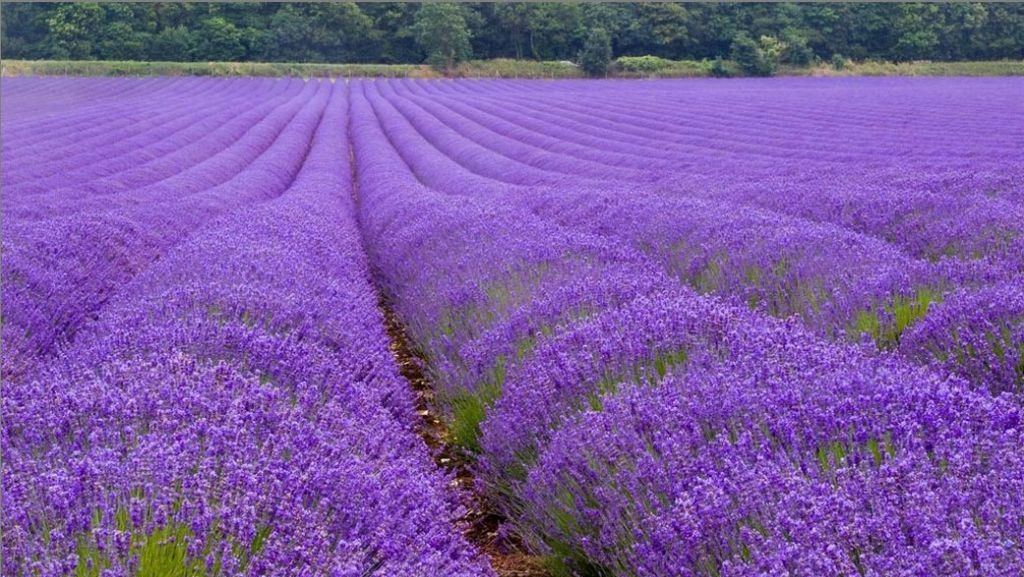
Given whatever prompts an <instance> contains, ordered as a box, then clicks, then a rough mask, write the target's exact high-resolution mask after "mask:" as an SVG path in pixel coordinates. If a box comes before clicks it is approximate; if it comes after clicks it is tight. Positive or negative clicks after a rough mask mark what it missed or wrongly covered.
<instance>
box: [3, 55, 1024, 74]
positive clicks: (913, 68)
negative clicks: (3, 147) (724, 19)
mask: <svg viewBox="0 0 1024 577" xmlns="http://www.w3.org/2000/svg"><path fill="white" fill-rule="evenodd" d="M668 62H669V64H668V65H667V66H666V67H665V68H664V69H662V70H659V71H657V72H649V73H642V72H631V71H627V70H622V69H620V68H619V67H615V66H613V67H612V70H611V71H610V72H609V74H608V76H609V77H610V78H680V77H706V76H711V63H710V62H707V61H704V62H699V61H694V60H682V61H668ZM724 65H725V68H726V69H727V70H728V71H730V73H731V74H733V75H736V76H742V74H741V73H740V72H739V71H738V69H737V68H736V66H735V65H734V64H733V63H731V62H728V61H726V62H725V63H724ZM3 75H4V76H52V75H63V76H272V77H280V76H293V77H318V78H324V77H329V78H335V77H358V76H363V77H389V78H440V77H443V76H446V75H444V74H441V73H439V72H438V71H436V70H434V69H432V68H430V67H429V66H426V65H422V64H299V63H280V62H129V61H80V60H73V61H64V60H4V61H3ZM778 75H779V76H1024V61H1020V60H1002V61H993V62H900V63H896V62H882V61H865V62H850V63H848V64H847V65H846V67H844V68H843V69H842V70H836V69H835V68H833V67H832V66H830V65H828V64H819V65H815V66H810V67H806V68H795V67H783V68H781V69H780V70H779V73H778ZM447 76H452V77H465V78H538V79H539V78H549V79H554V78H583V77H584V75H583V74H582V72H580V70H579V69H578V68H577V67H575V66H573V65H571V64H565V63H561V62H543V61H536V60H510V59H496V60H471V61H469V62H465V63H462V64H460V65H459V67H458V68H457V69H455V70H454V71H452V72H450V73H449V74H447Z"/></svg>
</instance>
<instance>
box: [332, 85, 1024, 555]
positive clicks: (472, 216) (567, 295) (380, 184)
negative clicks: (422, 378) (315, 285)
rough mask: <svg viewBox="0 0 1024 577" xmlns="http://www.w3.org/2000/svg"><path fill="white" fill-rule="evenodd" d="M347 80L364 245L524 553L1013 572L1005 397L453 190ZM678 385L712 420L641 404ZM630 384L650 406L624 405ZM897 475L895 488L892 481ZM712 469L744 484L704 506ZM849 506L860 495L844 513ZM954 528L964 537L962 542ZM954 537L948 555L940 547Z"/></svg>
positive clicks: (369, 95)
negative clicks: (825, 337)
mask: <svg viewBox="0 0 1024 577" xmlns="http://www.w3.org/2000/svg"><path fill="white" fill-rule="evenodd" d="M353 91H354V97H353V127H352V135H353V139H354V145H355V158H356V161H357V170H356V174H357V177H358V181H359V183H360V190H359V197H360V199H361V207H360V215H361V222H362V224H363V226H364V234H365V235H366V239H367V243H368V247H369V248H370V255H371V259H372V260H373V262H374V264H375V266H376V267H377V268H379V270H380V271H381V273H382V275H383V277H384V279H385V280H386V285H387V287H388V289H389V292H390V294H391V295H392V298H394V299H395V301H396V305H397V307H398V310H399V312H400V313H401V315H402V317H403V319H404V320H406V321H407V322H408V323H409V325H410V327H411V328H412V334H413V336H414V338H415V339H416V341H417V344H418V345H419V346H420V348H421V351H422V353H423V354H424V356H425V358H426V360H427V362H428V364H429V366H430V368H431V369H432V370H433V371H434V372H435V376H436V379H435V380H436V381H437V382H439V383H443V386H445V387H455V386H457V387H463V388H464V390H463V391H454V392H453V391H445V394H442V395H441V397H440V398H441V402H442V403H445V405H446V408H447V410H448V412H449V418H450V420H451V423H452V426H453V430H454V433H455V436H456V439H457V440H458V439H464V440H467V441H470V442H466V443H465V444H466V445H467V447H469V448H470V449H472V450H475V451H477V453H478V458H479V471H480V473H481V475H482V476H483V478H484V479H485V480H486V481H487V482H488V483H489V487H490V491H491V494H492V495H493V497H494V498H495V500H496V502H497V503H499V504H500V506H501V507H502V508H503V510H504V511H505V513H506V514H507V515H508V517H509V519H510V520H511V521H510V522H511V523H512V525H513V526H514V528H515V530H517V531H518V532H519V533H520V534H521V535H522V536H523V537H525V538H526V540H527V542H528V543H530V544H531V545H532V546H533V547H534V548H535V550H537V551H538V552H541V553H545V554H548V555H551V556H552V557H553V559H554V560H555V561H554V562H556V563H562V564H563V565H564V566H565V568H566V570H567V571H577V572H587V571H589V572H592V573H595V574H604V573H608V574H622V575H691V574H698V575H699V574H730V575H741V574H762V573H763V572H765V571H771V570H775V571H776V572H780V573H782V572H784V571H785V570H786V569H787V568H790V569H791V570H796V569H794V568H798V569H799V570H797V571H796V572H797V573H801V572H807V571H809V570H812V569H817V570H816V571H812V572H814V573H815V574H823V575H841V574H850V573H852V572H854V571H862V572H866V573H873V572H874V573H886V572H890V571H889V570H891V569H898V570H911V569H918V570H922V571H925V572H930V573H931V574H950V575H957V574H967V573H964V572H962V570H963V569H964V567H963V566H961V565H956V563H963V562H966V563H975V562H976V561H975V560H978V559H980V560H982V561H980V562H981V563H983V564H984V565H983V566H984V568H985V569H987V570H990V571H989V572H990V573H993V574H1005V575H1010V574H1013V573H1014V572H1019V571H1020V570H1021V568H1022V567H1024V558H1022V549H1021V543H1020V535H1019V526H1020V525H1019V524H1020V522H1021V519H1022V518H1024V516H1022V515H1024V512H1022V510H1021V505H1020V503H1019V502H1018V501H1017V499H1016V497H1015V495H1016V494H1017V492H1018V491H1019V486H1018V485H1019V479H1020V478H1021V477H1020V474H1021V473H1020V471H1021V462H1020V459H1019V454H1018V453H1017V452H1015V449H1014V448H1013V447H1014V446H1015V444H1016V443H1019V442H1020V434H1021V433H1020V429H1019V424H1020V418H1021V415H1020V408H1019V405H1018V404H1017V403H1015V402H1012V401H1011V400H1010V398H1008V397H995V398H994V397H991V396H989V395H988V394H987V393H985V392H981V391H975V390H973V389H972V388H971V387H970V386H969V384H968V383H967V382H965V381H962V380H959V379H955V378H954V379H949V378H944V377H941V376H939V375H938V374H936V373H933V372H931V371H930V370H928V369H922V368H916V367H914V366H912V365H908V364H907V363H905V362H904V361H901V360H898V359H895V358H891V357H876V356H874V355H871V354H865V353H863V352H861V351H860V350H858V349H857V348H853V347H848V346H846V345H835V344H827V343H826V342H823V341H820V340H818V339H817V338H815V337H813V336H811V335H810V334H808V333H807V332H806V331H805V330H803V329H802V328H801V327H800V326H799V325H797V324H794V323H792V322H783V321H778V320H773V319H771V318H769V317H766V316H764V315H762V314H759V313H757V312H751V311H748V310H746V309H745V308H743V307H737V306H733V305H731V304H728V303H725V302H723V301H721V300H718V299H715V298H711V297H706V296H700V295H698V294H697V293H695V292H694V291H692V290H689V289H687V288H686V287H684V286H681V285H679V284H678V283H677V282H675V280H674V279H672V278H671V277H669V276H668V275H667V274H666V273H665V272H664V268H663V267H661V266H659V265H658V264H657V263H655V262H654V261H653V260H652V259H651V258H650V257H648V256H646V255H644V254H642V253H641V252H639V251H637V250H635V249H633V248H631V247H630V246H628V245H627V244H624V243H621V242H616V241H615V240H614V238H610V237H601V236H595V235H590V234H585V233H581V232H578V231H576V230H572V229H566V228H563V227H559V226H555V225H553V224H550V223H547V222H545V221H544V220H541V219H538V218H536V217H535V216H534V215H532V214H531V213H530V212H529V211H528V210H525V209H523V208H522V207H521V206H520V205H518V204H516V203H515V202H508V200H509V199H508V198H501V197H499V196H493V195H486V194H480V195H476V194H472V193H467V194H466V195H464V196H461V197H459V196H451V195H450V194H448V193H446V192H445V189H444V187H443V186H440V185H438V184H436V181H435V179H439V178H440V175H442V174H444V173H445V171H446V170H448V169H449V168H451V164H448V163H444V162H443V161H442V159H441V157H440V156H439V155H438V154H437V151H436V149H434V148H433V147H432V146H431V144H430V142H427V141H426V140H425V139H423V138H414V137H413V136H412V135H411V134H410V133H407V132H405V133H403V132H401V131H396V127H399V126H401V125H402V124H401V122H400V121H396V118H397V117H396V115H400V114H401V112H400V111H398V110H396V109H394V108H389V107H387V106H386V105H385V102H384V101H383V100H384V99H381V98H379V97H378V96H377V95H376V93H375V91H374V90H373V89H372V88H370V87H368V86H367V84H366V83H356V84H355V86H354V88H353ZM364 93H365V94H366V96H363V94H364ZM389 137H390V138H391V140H389ZM449 162H451V161H449ZM450 176H451V179H452V180H451V181H450V182H451V186H452V187H455V186H459V185H466V186H470V185H475V184H476V180H474V179H473V178H472V177H471V176H467V175H466V174H465V173H464V172H459V171H453V172H451V173H450ZM492 186H493V183H492ZM435 187H437V188H435ZM515 192H516V191H515V190H514V189H511V188H510V189H509V192H508V197H511V196H512V195H513V194H514V193H515ZM545 245H546V246H545ZM596 249H599V250H596ZM581 262H582V264H581ZM733 375H735V376H736V377H737V378H736V379H733V378H732V376H733ZM819 379H820V380H819ZM690 383H709V385H708V386H707V388H706V390H707V391H708V392H707V393H706V395H705V396H703V397H700V400H702V401H705V403H708V404H709V406H708V408H707V410H709V411H711V410H713V407H717V406H718V405H717V404H716V403H712V401H716V402H718V401H720V402H721V403H722V404H723V405H724V408H723V409H722V413H721V415H720V420H717V421H713V422H712V421H709V420H708V419H706V418H704V417H703V416H700V415H698V416H697V417H695V418H693V419H690V420H686V419H684V418H683V415H681V414H680V418H679V419H678V421H677V419H676V418H675V417H676V416H677V412H671V411H668V412H661V413H660V414H659V413H658V411H657V408H658V407H661V408H663V409H665V408H669V407H674V406H675V404H680V403H686V402H687V399H688V390H689V389H687V388H686V387H688V386H692V387H696V385H690ZM725 385H728V386H729V387H731V388H729V389H728V390H735V397H733V396H731V395H726V394H725V393H726V389H725V388H723V387H724V386H725ZM716 390H722V391H723V395H722V396H721V397H715V395H714V391H716ZM670 400H671V401H672V402H673V403H675V404H671V403H669V401H670ZM754 400H757V401H758V402H757V403H755V402H753V401H754ZM805 400H806V401H807V404H806V406H804V401H805ZM811 401H813V402H811ZM641 402H642V403H643V406H644V407H646V409H645V410H646V411H647V412H644V413H642V414H636V415H634V413H639V411H640V404H641ZM705 403H698V402H694V406H695V407H696V408H692V410H694V411H695V410H697V409H699V408H700V407H702V406H703V405H704V404H705ZM797 409H800V410H797ZM681 412H682V410H681V409H680V411H679V412H678V413H681ZM641 417H643V419H641ZM742 418H746V420H742ZM634 420H637V421H641V422H640V424H636V425H634V424H633V421H634ZM694 420H696V421H698V425H695V427H696V428H695V430H696V432H697V435H701V434H704V432H705V430H706V432H707V434H708V435H709V436H710V437H711V438H712V439H717V440H718V443H717V444H715V446H714V449H713V450H709V451H708V452H707V457H706V463H707V465H708V466H709V467H710V465H716V466H717V465H719V464H720V463H724V465H723V466H727V465H729V464H730V463H735V464H736V465H737V466H736V467H735V468H726V469H724V470H721V469H710V468H708V470H707V472H706V473H703V475H704V477H702V476H701V475H702V473H701V471H703V470H704V469H705V468H707V467H704V466H703V465H704V464H705V461H700V462H698V463H697V465H693V466H691V463H692V462H694V460H695V459H699V458H701V455H702V454H703V452H702V453H701V454H698V455H696V456H693V452H694V451H702V449H701V445H699V444H694V443H692V441H691V440H687V439H684V438H683V437H682V435H683V434H684V433H685V432H687V431H689V429H687V427H688V426H689V425H688V423H689V422H691V421H694ZM620 422H621V423H622V426H621V427H619V426H618V425H617V423H620ZM703 422H707V424H708V427H707V428H706V429H702V428H701V427H700V426H699V425H700V424H701V423H703ZM677 423H678V424H677ZM961 423H967V425H964V426H963V427H962V428H961ZM730 427H732V428H730ZM474 428H475V429H474ZM467 429H468V431H467ZM634 430H637V431H639V433H636V434H634V432H633V431H634ZM659 430H664V431H665V440H664V441H663V440H662V439H661V438H660V437H657V438H656V441H657V443H656V444H655V445H653V446H652V445H651V444H650V443H649V442H647V439H648V437H647V436H644V435H647V434H655V435H656V434H657V432H658V431H659ZM680 430H682V431H683V432H681V433H678V434H677V433H676V431H680ZM620 437H621V438H620ZM635 437H639V439H640V441H639V442H637V443H635V444H634V443H633V441H632V439H633V438H635ZM748 439H753V440H752V441H750V442H748ZM768 449H772V450H771V451H769V450H768ZM637 451H638V452H637ZM876 453H877V457H876ZM769 456H770V457H771V458H770V459H769V458H768V457H769ZM591 457H593V458H591ZM603 457H607V460H608V461H607V462H606V461H602V460H601V459H602V458H603ZM762 462H763V465H762V466H760V468H757V467H753V468H751V467H742V466H740V464H744V463H751V464H759V463H762ZM812 466H813V467H812ZM748 469H750V470H748ZM677 471H683V472H684V473H685V472H688V471H693V474H692V475H690V474H683V475H677V474H676V472H677ZM716 471H719V472H716ZM897 472H898V474H899V476H900V479H902V480H906V481H907V483H905V484H904V483H901V482H893V481H890V479H892V476H893V475H894V474H896V473H897ZM659 474H660V475H661V476H658V475H659ZM712 475H717V477H714V480H712V477H711V476H712ZM775 480H779V481H780V482H781V481H783V480H785V481H786V482H787V483H788V485H787V486H790V487H794V488H803V487H813V488H814V489H815V491H817V496H816V498H815V500H814V501H813V503H815V504H817V507H816V508H812V509H810V510H808V507H807V506H806V503H802V502H800V501H799V500H798V499H796V497H795V495H799V493H796V494H789V493H788V492H784V491H781V490H777V491H776V492H767V491H760V492H759V491H756V490H751V491H747V490H746V489H757V488H759V487H772V486H773V485H772V483H773V482H774V481H775ZM673 483H675V484H673ZM757 483H760V485H758V484H757ZM716 487H718V488H719V489H717V491H718V492H719V493H721V492H722V491H724V490H726V489H728V490H729V491H732V489H733V488H734V487H735V488H736V491H741V493H742V497H743V499H744V500H742V501H736V499H733V498H731V497H730V495H733V493H727V494H725V495H723V496H722V498H721V500H720V502H721V505H720V509H715V508H713V506H712V503H711V502H710V501H709V499H710V497H711V496H712V495H713V494H715V493H714V491H716V489H715V488H716ZM704 488H706V491H705V490H704ZM702 491H704V492H702ZM780 495H781V497H780ZM787 496H788V497H789V498H790V501H786V500H785V499H783V498H782V497H787ZM906 502H914V503H915V505H917V504H920V509H919V510H920V511H922V513H921V514H920V515H919V514H917V511H918V509H917V508H915V510H914V511H910V510H908V509H907V508H906V507H902V506H899V504H900V503H906ZM716 503H717V502H716ZM848 503H859V504H863V505H865V507H868V508H867V510H868V511H871V513H867V514H863V513H862V514H860V516H855V515H852V514H847V510H846V509H844V507H847V506H849V507H855V505H847V504H848ZM705 504H707V507H706V508H704V509H702V508H701V507H704V506H705ZM856 510H858V511H860V510H862V509H860V508H857V509H856ZM875 512H877V516H875ZM844 515H845V516H844ZM835 519H839V520H842V521H843V522H842V523H839V524H835V523H833V520H835ZM715 523H719V525H718V526H719V530H718V532H717V533H715V532H714V531H711V530H710V528H711V527H712V525H713V524H715ZM965 523H966V524H968V525H971V524H973V526H974V527H978V529H977V535H974V536H972V538H971V539H962V540H958V539H959V536H960V533H961V532H962V531H963V530H964V527H965ZM702 524H703V525H702ZM798 524H799V527H800V531H797V530H796V528H797V527H798ZM705 525H706V526H707V527H708V528H709V530H707V531H705V532H702V531H701V527H703V526H705ZM832 527H836V528H837V530H836V531H832ZM790 529H793V530H792V531H790ZM737 535H739V536H740V537H739V538H736V536H737ZM922 540H924V541H926V542H927V543H928V544H929V546H931V544H932V543H934V544H935V547H936V548H937V549H935V551H932V550H930V549H929V547H928V546H921V541H922ZM952 541H957V542H959V543H961V546H962V547H963V551H962V552H960V553H962V554H959V553H958V554H959V556H956V555H953V554H948V555H947V554H946V553H947V551H946V550H945V549H943V548H942V545H941V544H942V543H946V542H952ZM950 559H954V561H951V563H954V564H952V565H950V564H947V561H948V560H950Z"/></svg>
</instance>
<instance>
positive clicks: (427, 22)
mask: <svg viewBox="0 0 1024 577" xmlns="http://www.w3.org/2000/svg"><path fill="white" fill-rule="evenodd" d="M413 33H414V34H415V35H416V42H417V44H419V46H420V49H422V50H423V52H424V54H426V59H427V63H428V64H430V65H431V66H434V67H435V68H440V69H444V70H447V69H451V68H454V67H455V65H456V64H458V63H459V62H462V61H463V60H467V59H469V58H470V57H472V54H473V49H472V47H471V46H470V44H469V39H470V33H469V27H468V26H466V18H465V16H464V15H463V13H462V7H461V6H459V5H457V4H435V3H429V4H424V5H423V7H422V8H420V9H419V11H418V12H417V13H416V23H415V24H414V25H413Z"/></svg>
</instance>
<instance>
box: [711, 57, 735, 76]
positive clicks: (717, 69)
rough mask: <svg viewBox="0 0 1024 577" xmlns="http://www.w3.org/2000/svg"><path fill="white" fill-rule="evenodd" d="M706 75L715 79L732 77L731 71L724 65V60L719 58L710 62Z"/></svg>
mask: <svg viewBox="0 0 1024 577" xmlns="http://www.w3.org/2000/svg"><path fill="white" fill-rule="evenodd" d="M708 74H710V75H711V76H713V77H715V78H729V77H730V76H732V75H733V73H732V69H731V68H730V67H729V66H728V65H727V64H726V62H725V60H722V59H721V58H715V59H714V60H713V61H712V62H711V67H710V68H709V69H708Z"/></svg>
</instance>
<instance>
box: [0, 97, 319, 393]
mask: <svg viewBox="0 0 1024 577" xmlns="http://www.w3.org/2000/svg"><path fill="white" fill-rule="evenodd" d="M328 90H329V86H328V85H326V84H324V85H319V86H317V85H314V84H310V85H309V86H308V87H307V89H306V92H305V94H306V97H307V98H305V99H302V100H298V101H295V102H292V103H290V104H289V105H287V106H284V107H281V108H279V109H277V110H274V111H273V112H272V113H270V114H268V115H267V116H266V117H265V118H264V119H263V120H262V121H261V122H260V124H259V125H258V127H257V128H256V129H254V130H251V131H249V132H248V133H247V135H246V138H243V139H240V140H238V141H236V142H235V143H233V144H232V145H230V146H229V147H227V148H226V149H224V150H221V151H220V152H218V153H216V154H214V155H213V156H210V157H207V158H205V159H203V160H202V161H201V162H199V163H198V164H195V165H194V166H187V165H186V166H182V167H181V168H182V170H181V171H180V172H177V173H176V174H174V175H173V176H172V177H170V178H165V179H163V180H160V181H159V182H157V183H155V184H154V185H152V186H151V187H150V188H149V189H147V191H146V197H145V198H147V199H148V200H149V201H148V202H137V203H131V204H127V205H126V206H125V207H124V208H120V209H118V210H113V211H105V212H98V213H91V212H90V211H83V212H80V213H78V214H74V215H72V216H68V217H62V218H57V219H50V220H42V221H39V222H24V221H16V220H15V221H11V220H9V219H5V221H4V223H3V237H4V244H5V247H7V248H6V254H5V258H4V261H3V278H4V283H3V289H2V290H3V300H4V303H5V307H6V308H5V313H6V315H5V319H4V320H5V322H4V325H3V338H4V344H5V354H4V356H3V362H4V373H5V375H9V376H13V375H17V374H19V373H20V372H22V371H23V370H25V369H26V368H27V367H28V366H29V365H31V364H32V363H34V362H35V361H36V360H37V358H45V357H46V356H47V355H49V354H51V353H52V352H53V351H55V350H56V349H58V348H60V347H61V346H63V345H64V344H65V343H66V342H68V341H70V340H71V339H72V338H73V337H74V334H75V332H76V331H77V329H78V328H79V327H80V326H81V325H82V324H84V323H85V322H87V321H88V320H89V319H90V318H91V317H92V316H93V315H94V314H95V313H96V311H97V310H98V309H99V308H101V307H102V305H103V303H104V302H106V301H107V300H108V299H109V298H110V297H111V295H112V294H113V293H114V292H116V291H117V290H119V289H120V288H121V286H122V285H123V283H125V282H126V281H128V280H130V279H131V278H132V277H134V276H135V275H136V274H138V273H139V272H140V271H142V270H144V269H145V268H146V267H147V266H148V265H149V263H151V262H153V261H154V260H156V259H157V258H158V257H159V256H160V255H161V254H162V253H163V252H165V251H166V250H167V249H168V248H170V247H171V246H173V245H174V244H176V243H177V242H180V241H181V240H182V239H183V238H185V237H187V235H188V234H190V233H191V232H193V231H195V230H197V229H198V228H199V227H201V226H202V225H203V224H205V223H207V222H209V221H210V220H212V219H213V218H214V217H216V216H218V215H220V214H224V213H226V212H228V211H230V210H233V209H236V208H239V207H242V206H246V205H249V204H252V203H257V202H261V201H265V200H268V199H271V198H273V197H275V196H277V195H279V194H280V193H281V192H282V191H283V190H284V189H285V188H287V186H288V185H289V184H290V183H291V180H292V178H294V175H295V174H296V173H297V171H298V168H299V166H301V162H302V159H303V157H304V156H305V154H306V152H307V150H308V147H309V140H310V137H311V135H312V133H313V130H314V129H315V127H316V125H317V123H318V122H319V118H320V115H321V113H322V111H323V108H324V105H325V104H326V99H327V91H328ZM314 93H315V94H316V95H315V96H314Z"/></svg>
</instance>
